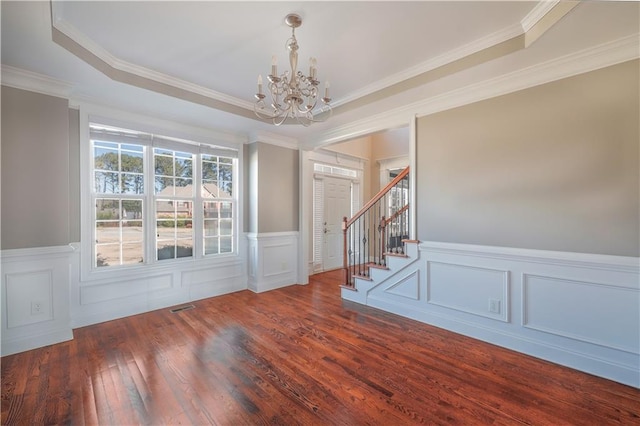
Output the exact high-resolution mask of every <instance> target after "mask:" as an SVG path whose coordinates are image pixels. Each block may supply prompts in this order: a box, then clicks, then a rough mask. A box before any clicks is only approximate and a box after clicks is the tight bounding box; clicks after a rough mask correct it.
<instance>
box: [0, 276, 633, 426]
mask: <svg viewBox="0 0 640 426" xmlns="http://www.w3.org/2000/svg"><path fill="white" fill-rule="evenodd" d="M341 279H342V277H341V271H332V272H329V273H325V274H319V275H315V276H312V277H311V279H310V284H309V285H306V286H292V287H288V288H284V289H279V290H274V291H270V292H267V293H262V294H254V293H252V292H249V291H241V292H237V293H233V294H229V295H225V296H220V297H216V298H211V299H205V300H201V301H197V302H195V303H194V305H195V306H196V308H195V309H192V310H188V311H182V312H179V313H175V314H173V313H170V312H169V311H168V310H167V309H163V310H158V311H154V312H149V313H146V314H143V315H136V316H132V317H128V318H123V319H120V320H116V321H110V322H106V323H102V324H96V325H93V326H90V327H84V328H80V329H77V330H74V336H75V338H74V340H73V341H71V342H65V343H62V344H59V345H53V346H49V347H46V348H40V349H36V350H33V351H28V352H24V353H21V354H16V355H12V356H7V357H4V358H2V360H1V362H2V393H1V402H2V409H1V423H2V424H7V425H13V424H16V425H22V424H25V425H31V424H74V425H82V424H220V425H248V424H281V425H295V424H299V425H321V424H322V425H326V424H349V425H354V424H379V425H399V424H418V423H426V424H451V423H457V424H473V425H477V424H493V425H514V424H544V425H546V424H550V425H562V424H567V425H575V424H580V425H590V424H593V425H617V424H624V425H627V424H639V425H640V390H638V389H635V388H631V387H629V386H624V385H621V384H619V383H615V382H612V381H609V380H605V379H601V378H598V377H594V376H590V375H588V374H584V373H581V372H578V371H575V370H572V369H569V368H566V367H562V366H559V365H555V364H552V363H549V362H545V361H542V360H539V359H535V358H533V357H529V356H526V355H522V354H519V353H516V352H513V351H510V350H507V349H504V348H500V347H497V346H494V345H490V344H487V343H483V342H479V341H477V340H473V339H470V338H467V337H464V336H461V335H457V334H454V333H450V332H447V331H444V330H442V329H438V328H435V327H430V326H427V325H425V324H421V323H418V322H415V321H412V320H409V319H406V318H402V317H398V316H396V315H393V314H389V313H386V312H382V311H379V310H376V309H373V308H369V307H365V306H361V305H358V304H354V303H351V302H346V301H342V300H341V299H340V292H339V284H340V283H341Z"/></svg>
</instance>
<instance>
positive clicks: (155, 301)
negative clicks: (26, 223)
mask: <svg viewBox="0 0 640 426" xmlns="http://www.w3.org/2000/svg"><path fill="white" fill-rule="evenodd" d="M77 246H78V248H77V250H76V251H75V252H74V254H73V257H72V267H71V271H72V274H71V275H72V276H71V326H72V327H73V328H77V327H83V326H86V325H90V324H96V323H99V322H104V321H110V320H113V319H117V318H122V317H126V316H129V315H136V314H140V313H143V312H149V311H153V310H156V309H162V308H167V307H170V306H175V305H180V304H183V303H187V302H192V301H195V300H199V299H205V298H207V297H214V296H219V295H222V294H227V293H232V292H234V291H240V290H246V288H247V281H246V272H245V261H244V258H243V257H241V256H228V257H223V258H219V259H206V260H204V259H201V260H195V261H192V260H185V261H167V263H166V264H162V265H153V266H150V267H149V268H143V269H131V270H130V271H129V272H127V273H126V274H124V275H123V274H117V275H113V274H109V275H108V276H106V277H105V278H98V279H92V280H90V281H81V279H80V267H81V265H80V258H81V256H80V253H79V251H80V248H79V244H78V245H77Z"/></svg>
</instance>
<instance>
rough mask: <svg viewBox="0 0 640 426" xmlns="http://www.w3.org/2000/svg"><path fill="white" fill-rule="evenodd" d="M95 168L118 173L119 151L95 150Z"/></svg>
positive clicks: (97, 148) (96, 148)
mask: <svg viewBox="0 0 640 426" xmlns="http://www.w3.org/2000/svg"><path fill="white" fill-rule="evenodd" d="M93 152H94V167H95V169H96V170H114V171H118V170H119V167H118V150H117V149H115V150H114V149H105V148H99V147H95V148H94V151H93Z"/></svg>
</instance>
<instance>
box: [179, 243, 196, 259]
mask: <svg viewBox="0 0 640 426" xmlns="http://www.w3.org/2000/svg"><path fill="white" fill-rule="evenodd" d="M191 256H193V241H191V240H178V241H177V243H176V257H178V258H179V257H191Z"/></svg>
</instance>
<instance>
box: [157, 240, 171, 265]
mask: <svg viewBox="0 0 640 426" xmlns="http://www.w3.org/2000/svg"><path fill="white" fill-rule="evenodd" d="M157 247H158V257H157V259H158V260H164V259H175V257H176V246H175V243H174V242H173V241H171V242H166V241H158V245H157Z"/></svg>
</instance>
